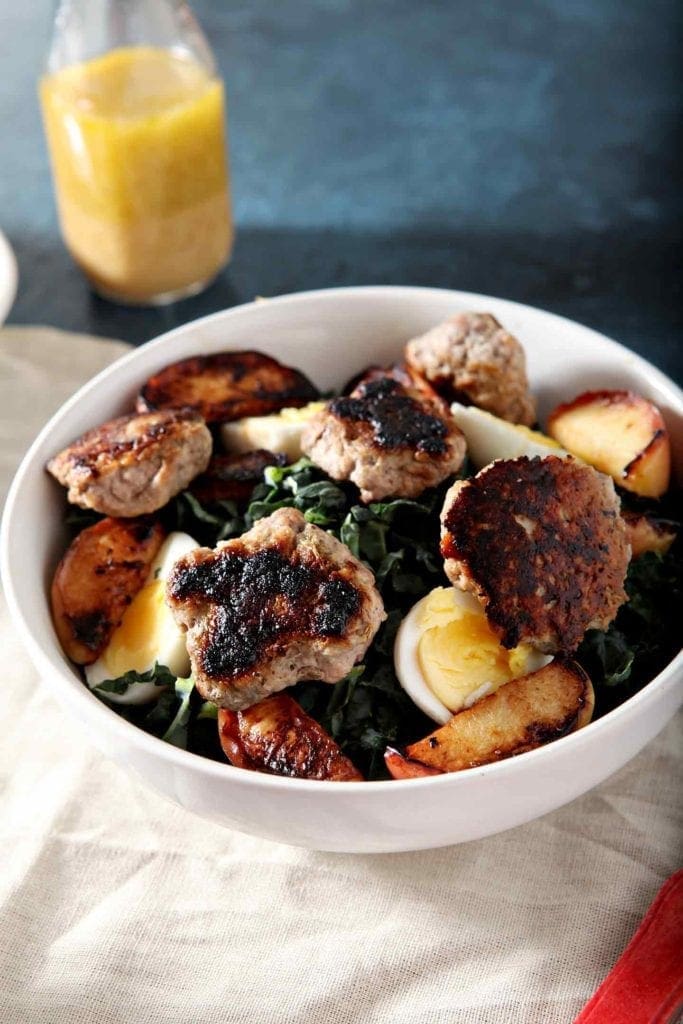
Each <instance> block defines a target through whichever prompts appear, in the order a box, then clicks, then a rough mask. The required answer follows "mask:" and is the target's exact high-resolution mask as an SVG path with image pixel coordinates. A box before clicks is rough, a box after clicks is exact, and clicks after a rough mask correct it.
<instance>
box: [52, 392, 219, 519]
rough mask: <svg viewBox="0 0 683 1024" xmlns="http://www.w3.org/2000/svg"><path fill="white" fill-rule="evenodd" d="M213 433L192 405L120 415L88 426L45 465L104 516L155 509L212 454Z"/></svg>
mask: <svg viewBox="0 0 683 1024" xmlns="http://www.w3.org/2000/svg"><path fill="white" fill-rule="evenodd" d="M211 447H212V441H211V434H210V432H209V429H208V428H207V426H206V424H205V423H204V420H203V419H202V418H201V416H199V415H198V414H197V413H196V412H193V411H192V410H191V409H173V410H170V409H169V410H162V411H161V412H151V413H145V414H143V415H141V416H136V415H135V414H133V415H130V416H119V418H118V419H115V420H109V422H108V423H103V424H102V426H101V427H96V428H95V429H94V430H89V431H88V433H87V434H83V436H82V437H79V438H78V440H76V441H74V442H73V444H70V445H69V446H68V448H65V449H64V451H62V452H60V453H59V455H55V457H54V458H53V459H51V460H50V462H49V463H48V465H47V468H48V471H49V472H50V473H52V475H53V476H54V477H56V479H57V480H59V482H60V484H63V485H64V487H68V494H67V497H68V499H69V501H70V502H72V503H73V504H74V505H80V506H81V508H93V509H95V511H96V512H103V513H104V515H107V516H123V517H128V516H140V515H145V514H147V513H149V512H156V510H157V509H160V508H162V506H164V505H165V504H166V503H167V502H168V501H169V500H170V499H171V498H172V497H173V496H174V495H175V494H178V492H179V491H182V490H183V489H184V488H185V487H187V485H188V484H189V483H190V481H191V480H193V479H194V477H195V476H197V474H198V473H201V472H203V470H205V469H206V467H207V465H208V462H209V459H210V457H211Z"/></svg>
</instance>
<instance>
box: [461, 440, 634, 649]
mask: <svg viewBox="0 0 683 1024" xmlns="http://www.w3.org/2000/svg"><path fill="white" fill-rule="evenodd" d="M441 552H442V554H443V556H444V558H445V560H446V561H445V571H446V575H447V576H448V577H449V579H450V580H451V582H453V583H454V584H455V585H456V586H458V587H461V588H462V589H467V590H471V591H473V592H474V594H475V595H476V596H477V597H479V599H480V600H481V601H482V603H483V605H484V608H485V611H486V615H487V618H488V619H489V621H490V622H491V624H492V625H493V626H494V628H496V629H497V631H498V632H499V634H500V637H501V642H502V643H503V645H504V646H505V647H508V648H512V647H516V646H517V645H518V644H519V643H522V642H526V643H531V644H533V645H535V646H536V647H538V648H539V649H541V650H544V651H551V652H553V651H560V652H565V653H570V652H572V651H574V650H575V649H576V647H577V646H578V645H579V643H580V642H581V640H582V638H583V636H584V633H585V632H586V630H587V629H591V628H594V629H606V628H607V626H608V625H609V623H610V622H611V621H612V619H613V618H614V616H615V615H616V613H617V610H618V609H619V607H620V606H621V604H622V603H623V602H624V601H625V600H626V593H625V590H624V580H625V576H626V570H627V567H628V561H629V556H630V549H629V545H628V542H627V539H626V530H625V526H624V522H623V520H622V519H621V516H620V515H619V501H618V498H617V495H616V492H615V490H614V485H613V483H612V481H611V480H610V479H609V478H608V477H606V476H604V475H603V474H601V473H597V472H596V471H595V470H594V469H592V468H590V467H589V466H585V465H581V464H579V463H577V462H576V461H574V460H573V459H562V458H559V457H556V456H548V457H546V458H538V457H537V458H534V459H528V458H526V457H522V458H518V459H513V460H500V461H497V462H494V463H492V464H491V465H490V466H487V467H486V468H485V469H483V470H482V471H481V472H480V473H478V474H477V476H476V477H474V478H472V479H471V480H468V481H464V482H459V485H456V486H455V487H454V488H452V489H451V491H450V492H449V494H448V495H447V496H446V502H445V505H444V509H443V512H442V541H441Z"/></svg>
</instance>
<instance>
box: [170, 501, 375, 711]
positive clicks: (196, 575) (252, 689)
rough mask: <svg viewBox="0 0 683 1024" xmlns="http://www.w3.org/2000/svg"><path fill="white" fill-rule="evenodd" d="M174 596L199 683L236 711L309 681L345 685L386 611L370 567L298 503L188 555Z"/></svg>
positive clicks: (179, 566) (174, 580) (176, 571)
mask: <svg viewBox="0 0 683 1024" xmlns="http://www.w3.org/2000/svg"><path fill="white" fill-rule="evenodd" d="M166 601H167V603H168V605H169V607H170V608H171V610H172V611H173V614H174V616H175V619H176V622H178V624H179V625H180V626H181V627H182V628H183V629H186V630H187V631H188V644H187V647H188V651H189V654H190V660H191V662H192V674H193V676H194V679H195V682H196V685H197V689H198V690H199V692H200V693H201V694H202V695H203V696H204V697H206V698H207V700H212V701H214V703H216V704H218V705H219V706H220V707H227V708H232V709H233V710H234V711H239V710H242V709H243V708H247V707H250V706H251V705H252V704H255V703H256V702H257V701H259V700H262V699H263V698H264V697H266V696H267V695H268V694H270V693H275V692H276V691H278V690H282V689H284V688H285V687H286V686H290V685H291V684H292V683H296V682H298V681H299V680H301V679H321V680H323V681H324V682H328V683H336V682H338V680H340V679H342V678H343V677H344V676H345V675H346V674H347V673H348V672H349V671H350V670H351V669H352V668H353V666H354V664H355V663H356V662H357V661H359V660H360V659H361V658H362V657H363V655H364V654H365V651H366V650H367V648H368V646H369V645H370V642H371V641H372V638H373V636H374V635H375V633H376V632H377V630H378V628H379V625H380V623H381V622H382V620H383V619H384V618H385V614H384V606H383V604H382V599H381V597H380V596H379V593H378V592H377V589H376V587H375V580H374V576H373V575H372V573H371V572H370V570H369V569H367V568H366V567H365V566H364V565H363V564H362V563H361V562H359V561H358V559H356V558H354V556H353V555H352V554H351V552H350V551H349V549H348V548H347V547H346V545H344V544H341V543H340V542H339V541H338V540H336V539H335V538H334V537H332V536H331V534H329V533H326V532H325V531H324V530H321V529H319V528H318V527H317V526H313V525H311V524H310V523H307V522H306V520H305V519H304V517H303V515H302V514H301V512H298V511H296V510H295V509H291V508H282V509H279V510H278V511H277V512H274V513H273V514H272V515H271V516H268V517H267V518H265V519H260V520H259V521H258V522H257V523H256V525H255V526H254V527H252V529H251V530H249V531H248V532H247V533H245V534H243V535H242V536H241V537H238V538H236V539H235V540H230V541H227V542H226V543H223V544H219V545H218V546H217V548H216V549H215V550H213V551H212V550H210V549H208V548H200V549H199V550H197V551H192V552H190V553H189V554H188V555H185V556H184V557H183V558H181V559H179V561H177V562H176V563H175V565H174V567H173V569H172V571H171V574H170V576H169V579H168V582H167V585H166Z"/></svg>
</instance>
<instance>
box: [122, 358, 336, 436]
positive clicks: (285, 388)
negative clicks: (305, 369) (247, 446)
mask: <svg viewBox="0 0 683 1024" xmlns="http://www.w3.org/2000/svg"><path fill="white" fill-rule="evenodd" d="M317 397H318V392H317V389H316V388H315V387H314V386H313V384H311V382H310V380H309V379H308V377H305V376H304V374H303V373H300V372H299V371H298V370H294V369H292V367H290V366H283V365H282V363H278V361H277V359H272V358H271V357H270V356H266V355H264V354H263V353H262V352H217V353H216V354H215V355H210V356H193V357H192V358H190V359H181V360H180V362H177V363H172V364H171V365H170V366H167V367H165V369H163V370H161V371H160V372H159V373H157V374H155V375H154V376H153V377H150V378H149V380H148V381H147V382H146V383H145V384H144V385H143V386H142V389H141V391H140V394H139V396H138V405H137V407H138V410H139V411H140V412H145V411H149V410H150V409H169V408H172V409H176V408H178V407H181V406H189V407H190V408H192V409H195V410H196V411H197V412H199V413H201V415H202V416H203V418H204V419H205V420H206V422H207V423H227V422H229V421H230V420H238V419H242V417H244V416H266V415H267V414H268V413H271V412H278V411H279V410H280V409H284V408H285V407H287V406H289V407H292V406H294V407H298V406H301V405H306V403H307V402H311V401H313V399H315V398H317Z"/></svg>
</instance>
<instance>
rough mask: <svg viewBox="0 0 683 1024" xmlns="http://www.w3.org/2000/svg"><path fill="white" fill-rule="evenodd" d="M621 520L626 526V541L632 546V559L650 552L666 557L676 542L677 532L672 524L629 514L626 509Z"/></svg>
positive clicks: (632, 513) (633, 513) (635, 513)
mask: <svg viewBox="0 0 683 1024" xmlns="http://www.w3.org/2000/svg"><path fill="white" fill-rule="evenodd" d="M621 518H622V519H623V520H624V523H625V524H626V539H627V540H628V542H629V544H630V545H631V558H639V557H640V556H641V555H644V554H646V553H647V552H648V551H654V552H656V553H657V554H658V555H665V554H666V553H667V551H668V550H669V548H670V547H671V545H672V544H673V542H674V541H675V540H676V530H675V529H674V527H673V525H672V524H671V523H667V522H660V521H659V520H658V519H652V518H651V517H650V516H646V515H639V514H638V513H637V512H627V511H625V510H624V509H622V512H621Z"/></svg>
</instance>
